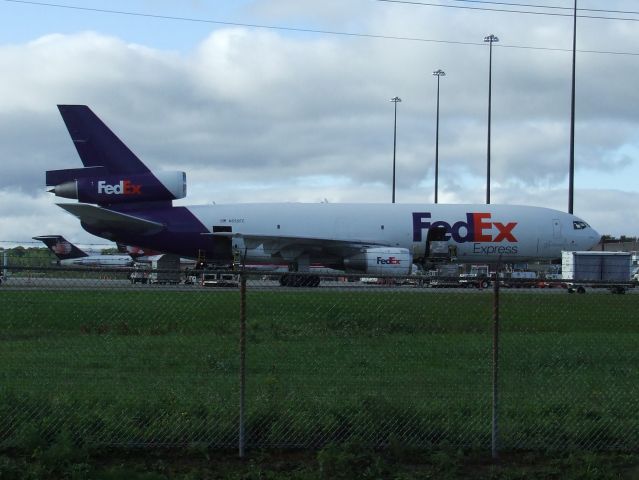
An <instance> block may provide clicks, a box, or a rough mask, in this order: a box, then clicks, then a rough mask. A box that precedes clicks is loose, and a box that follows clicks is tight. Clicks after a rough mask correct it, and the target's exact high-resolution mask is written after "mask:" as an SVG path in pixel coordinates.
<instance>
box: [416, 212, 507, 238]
mask: <svg viewBox="0 0 639 480" xmlns="http://www.w3.org/2000/svg"><path fill="white" fill-rule="evenodd" d="M430 218H431V214H430V212H413V241H414V242H421V241H422V232H423V231H424V229H431V228H443V229H444V230H445V231H446V234H445V236H444V240H450V239H451V238H452V239H453V240H454V241H455V242H457V243H465V242H477V243H489V242H490V243H499V242H511V243H515V242H517V241H518V240H517V237H515V234H514V233H513V230H514V229H515V227H516V226H517V222H509V223H500V222H493V221H491V214H490V213H482V212H471V213H467V214H466V221H465V222H464V221H459V222H455V223H453V224H452V225H451V224H450V223H448V222H445V221H442V220H437V221H435V222H431V220H430Z"/></svg>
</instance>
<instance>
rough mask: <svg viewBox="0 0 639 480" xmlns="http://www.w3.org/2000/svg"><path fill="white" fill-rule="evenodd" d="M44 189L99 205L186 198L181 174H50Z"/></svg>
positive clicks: (78, 171) (96, 171) (75, 171)
mask: <svg viewBox="0 0 639 480" xmlns="http://www.w3.org/2000/svg"><path fill="white" fill-rule="evenodd" d="M46 183H47V186H49V187H53V188H52V189H51V190H49V191H50V192H51V193H53V194H55V195H56V196H58V197H64V198H73V199H77V200H79V201H80V202H83V203H97V204H99V205H107V204H116V203H133V202H150V201H171V200H176V199H178V198H184V197H185V196H186V174H185V173H184V172H159V173H151V172H148V173H139V174H130V175H127V174H110V173H108V172H107V171H106V169H103V168H101V167H93V168H73V169H68V170H51V171H48V172H47V179H46Z"/></svg>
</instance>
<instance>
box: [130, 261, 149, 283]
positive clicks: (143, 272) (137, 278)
mask: <svg viewBox="0 0 639 480" xmlns="http://www.w3.org/2000/svg"><path fill="white" fill-rule="evenodd" d="M129 280H130V281H131V283H133V284H135V283H142V284H145V283H147V282H148V281H149V268H148V266H146V265H136V266H135V270H133V271H132V272H131V273H130V274H129Z"/></svg>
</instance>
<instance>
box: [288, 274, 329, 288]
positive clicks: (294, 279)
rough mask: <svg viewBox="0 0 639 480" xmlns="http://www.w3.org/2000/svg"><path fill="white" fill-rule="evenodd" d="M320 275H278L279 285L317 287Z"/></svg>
mask: <svg viewBox="0 0 639 480" xmlns="http://www.w3.org/2000/svg"><path fill="white" fill-rule="evenodd" d="M319 284H320V277H318V276H317V275H304V274H289V273H285V274H284V275H282V276H281V277H280V285H281V286H283V287H319Z"/></svg>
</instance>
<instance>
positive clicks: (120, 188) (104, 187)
mask: <svg viewBox="0 0 639 480" xmlns="http://www.w3.org/2000/svg"><path fill="white" fill-rule="evenodd" d="M100 193H104V194H107V195H142V185H135V184H134V183H133V182H131V181H130V180H120V183H116V184H115V185H109V184H108V183H107V182H106V181H104V180H99V181H98V194H100Z"/></svg>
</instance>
